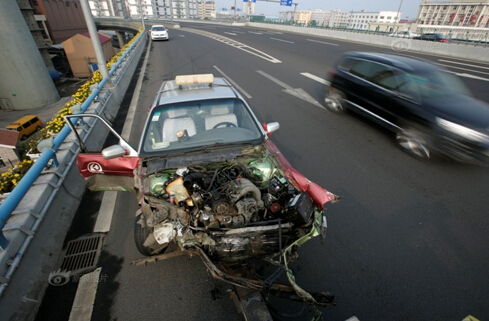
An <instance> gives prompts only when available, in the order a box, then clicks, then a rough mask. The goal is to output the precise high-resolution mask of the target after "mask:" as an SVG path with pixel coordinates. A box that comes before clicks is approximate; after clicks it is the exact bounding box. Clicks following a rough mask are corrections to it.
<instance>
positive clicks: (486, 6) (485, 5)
mask: <svg viewBox="0 0 489 321" xmlns="http://www.w3.org/2000/svg"><path fill="white" fill-rule="evenodd" d="M416 20H417V21H416V22H417V23H418V24H422V25H436V26H461V27H475V28H489V0H480V1H473V0H454V1H430V0H422V2H421V5H420V9H419V13H418V17H417V19H416Z"/></svg>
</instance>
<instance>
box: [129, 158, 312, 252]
mask: <svg viewBox="0 0 489 321" xmlns="http://www.w3.org/2000/svg"><path fill="white" fill-rule="evenodd" d="M172 172H173V173H169V172H165V173H155V174H152V175H149V176H148V177H146V178H145V179H144V184H143V185H144V188H143V191H142V192H143V194H144V197H143V201H142V204H141V211H142V215H138V219H137V222H136V224H138V225H139V226H140V228H144V229H145V231H144V233H139V234H138V233H136V244H137V245H138V244H139V245H138V249H139V250H140V252H141V253H142V254H145V255H152V254H157V253H159V252H161V251H162V250H164V249H165V248H166V246H167V245H168V243H169V242H170V241H176V242H179V243H180V244H182V243H185V242H189V240H191V241H192V242H193V243H200V244H201V245H202V246H204V248H205V249H206V250H207V252H208V254H209V255H210V256H212V257H217V258H220V259H221V260H223V261H228V262H233V261H240V260H243V259H246V258H249V257H260V256H266V255H270V254H274V253H277V252H278V251H279V250H280V248H281V247H282V246H285V245H286V244H287V243H288V242H289V241H292V240H295V239H297V238H298V237H300V236H301V235H304V234H305V233H306V232H307V231H304V232H301V228H304V227H307V226H308V225H310V223H311V220H312V215H313V212H314V206H313V202H312V199H311V197H310V196H309V195H308V194H307V193H301V192H300V191H298V190H297V189H296V188H295V187H294V186H293V185H292V184H290V183H289V182H288V180H287V179H286V178H285V177H284V176H283V175H281V172H280V171H279V170H277V169H276V168H275V167H274V166H272V164H271V163H270V162H263V161H261V160H258V161H254V162H251V163H250V164H248V165H247V166H246V165H245V164H243V163H233V164H231V165H229V164H226V165H221V166H215V165H214V166H209V167H208V168H204V167H195V168H183V169H179V170H177V171H172ZM269 176H271V177H269ZM279 230H280V231H279ZM138 238H139V239H138Z"/></svg>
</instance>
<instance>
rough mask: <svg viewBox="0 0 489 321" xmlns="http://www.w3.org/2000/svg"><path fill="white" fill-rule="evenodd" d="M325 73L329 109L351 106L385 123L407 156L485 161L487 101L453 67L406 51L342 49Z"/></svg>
mask: <svg viewBox="0 0 489 321" xmlns="http://www.w3.org/2000/svg"><path fill="white" fill-rule="evenodd" d="M328 77H329V82H330V83H329V85H327V86H326V89H325V99H324V101H325V105H326V107H327V108H328V109H329V110H332V111H334V112H342V111H345V110H347V109H348V110H352V111H355V112H357V113H359V114H360V115H362V116H365V117H367V118H369V119H370V120H373V121H375V122H377V123H379V124H381V125H382V126H385V127H386V128H388V129H390V130H392V131H393V132H394V133H395V134H396V142H397V144H398V145H399V147H400V148H401V149H403V150H404V151H406V152H408V153H409V154H411V155H412V156H415V157H418V158H430V157H431V155H432V153H433V152H435V153H437V154H442V155H446V156H449V157H451V158H453V159H456V160H459V161H464V162H471V163H472V162H475V163H481V162H482V163H487V162H488V160H489V105H488V104H487V103H485V102H482V101H480V100H477V99H475V98H474V97H473V96H472V95H471V93H470V91H469V90H468V89H467V87H466V86H465V85H464V83H463V82H462V81H461V80H460V79H459V78H458V77H457V76H455V75H454V74H453V73H450V72H448V71H447V70H444V69H442V68H439V67H437V66H435V65H433V64H431V63H430V62H429V61H426V60H420V59H418V58H414V57H410V56H403V55H394V54H384V53H373V52H348V53H346V54H344V55H343V57H342V58H341V59H340V61H339V62H338V63H337V64H336V65H335V67H334V68H333V69H331V70H329V75H328Z"/></svg>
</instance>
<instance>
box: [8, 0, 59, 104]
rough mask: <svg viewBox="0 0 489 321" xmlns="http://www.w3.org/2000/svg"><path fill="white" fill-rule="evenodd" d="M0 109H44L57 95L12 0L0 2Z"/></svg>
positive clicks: (56, 99)
mask: <svg viewBox="0 0 489 321" xmlns="http://www.w3.org/2000/svg"><path fill="white" fill-rule="evenodd" d="M0 30H2V32H0V46H1V48H2V50H0V75H2V77H0V101H2V103H1V104H0V108H11V109H14V110H23V109H33V108H38V107H44V106H47V105H49V104H52V103H54V102H56V101H58V100H59V94H58V91H57V89H56V86H55V85H54V83H53V81H52V79H51V76H50V75H49V72H48V70H47V68H46V65H45V64H44V61H43V60H42V57H41V54H40V53H39V50H38V49H37V46H36V43H35V41H34V39H33V38H32V34H31V32H30V31H29V28H28V27H27V24H26V22H25V20H24V17H23V16H22V13H21V11H20V9H19V6H18V5H17V2H16V1H15V0H1V1H0Z"/></svg>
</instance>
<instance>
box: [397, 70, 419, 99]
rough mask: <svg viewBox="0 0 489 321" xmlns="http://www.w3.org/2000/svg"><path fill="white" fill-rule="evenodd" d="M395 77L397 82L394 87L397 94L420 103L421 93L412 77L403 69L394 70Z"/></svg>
mask: <svg viewBox="0 0 489 321" xmlns="http://www.w3.org/2000/svg"><path fill="white" fill-rule="evenodd" d="M396 78H397V81H398V83H399V85H398V87H397V88H396V89H397V91H398V92H399V94H401V96H402V97H404V98H406V99H409V100H412V101H414V102H416V103H421V93H420V92H419V88H418V85H417V84H416V81H415V80H414V79H413V77H411V75H410V74H408V73H406V72H404V71H401V70H396Z"/></svg>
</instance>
